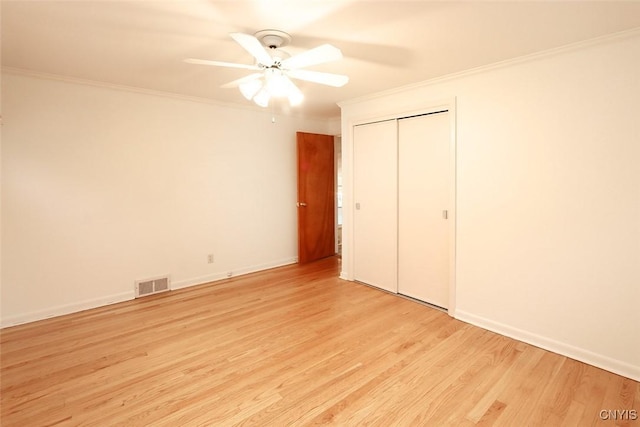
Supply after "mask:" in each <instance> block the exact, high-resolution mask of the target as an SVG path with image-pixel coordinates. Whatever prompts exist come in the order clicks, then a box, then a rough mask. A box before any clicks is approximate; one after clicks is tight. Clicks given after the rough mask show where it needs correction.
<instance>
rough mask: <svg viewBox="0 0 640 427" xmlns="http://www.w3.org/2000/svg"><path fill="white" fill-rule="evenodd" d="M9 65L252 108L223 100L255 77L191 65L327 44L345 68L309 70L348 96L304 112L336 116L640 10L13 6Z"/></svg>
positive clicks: (573, 6) (5, 36)
mask: <svg viewBox="0 0 640 427" xmlns="http://www.w3.org/2000/svg"><path fill="white" fill-rule="evenodd" d="M1 7H2V9H1V16H2V27H1V28H2V65H3V67H11V68H17V69H24V70H29V71H32V72H38V73H46V74H54V75H59V76H65V77H71V78H78V79H84V80H92V81H98V82H106V83H109V84H116V85H124V86H130V87H136V88H142V89H149V90H154V91H162V92H169V93H175V94H180V95H186V96H190V97H198V98H205V99H211V100H217V101H222V102H226V103H238V104H242V105H247V104H249V101H246V100H245V99H244V98H243V97H242V95H241V94H240V92H239V91H238V90H237V89H221V88H220V87H219V86H220V85H221V84H224V83H227V82H229V81H231V80H234V79H236V78H239V77H242V76H243V75H246V74H248V73H249V71H244V70H240V69H223V68H217V67H207V66H202V65H193V64H187V63H185V62H183V59H185V58H201V59H215V60H221V61H229V62H241V63H246V64H251V63H253V60H252V58H251V57H250V56H249V54H248V53H247V52H246V51H244V50H243V49H242V48H241V47H240V46H239V45H238V44H236V43H235V42H234V41H233V40H232V39H231V38H230V37H229V36H228V33H230V32H245V33H250V34H253V33H254V32H256V31H258V30H263V29H269V28H272V29H278V30H282V31H286V32H288V33H289V34H290V35H291V36H292V38H293V41H292V44H291V45H290V46H288V47H287V48H286V49H285V50H287V51H288V52H289V53H291V54H296V53H298V52H301V51H303V50H306V49H310V48H313V47H316V46H318V45H320V44H322V43H326V42H328V43H331V44H333V45H335V46H336V47H338V48H340V49H341V50H342V52H343V54H344V55H345V58H344V59H343V60H341V61H338V62H333V63H330V64H324V65H320V66H315V67H310V69H313V70H319V71H327V72H333V73H340V74H347V75H348V76H349V77H350V82H349V83H348V84H347V85H346V86H344V87H342V88H332V87H327V86H321V85H317V84H313V83H307V82H299V83H298V86H299V87H300V88H301V89H302V91H303V92H304V93H305V101H304V103H303V105H302V106H300V107H296V108H295V110H294V111H293V112H294V113H299V114H304V115H307V116H315V117H337V116H339V113H340V112H339V108H338V107H337V105H336V102H338V101H341V100H345V99H350V98H355V97H359V96H363V95H367V94H370V93H374V92H379V91H382V90H386V89H391V88H395V87H399V86H402V85H406V84H409V83H415V82H420V81H424V80H428V79H431V78H434V77H438V76H443V75H446V74H450V73H454V72H459V71H463V70H467V69H471V68H475V67H478V66H482V65H487V64H491V63H495V62H498V61H502V60H506V59H510V58H514V57H518V56H522V55H527V54H531V53H534V52H538V51H543V50H547V49H551V48H554V47H559V46H563V45H566V44H570V43H574V42H578V41H582V40H587V39H590V38H595V37H599V36H603V35H606V34H610V33H616V32H620V31H625V30H629V29H633V28H639V27H640V2H639V1H628V2H622V1H601V2H586V1H576V0H574V1H566V2H561V1H534V2H525V1H498V2H486V1H466V2H459V1H437V2H433V1H326V0H325V1H312V0H297V1H291V0H289V1H282V0H280V1H277V0H272V1H269V0H254V1H239V0H227V1H211V0H181V1H178V0H173V1H160V0H158V1H156V0H136V1H127V0H104V1H90V0H80V1H79V0H75V1H56V0H49V1H28V0H22V1H11V0H2V6H1Z"/></svg>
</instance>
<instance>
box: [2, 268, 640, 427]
mask: <svg viewBox="0 0 640 427" xmlns="http://www.w3.org/2000/svg"><path fill="white" fill-rule="evenodd" d="M338 271H339V259H337V258H328V259H325V260H321V261H319V262H315V263H311V264H307V265H304V266H298V265H291V266H286V267H281V268H277V269H272V270H268V271H265V272H261V273H255V274H249V275H246V276H239V277H235V278H233V279H229V280H224V281H219V282H214V283H210V284H205V285H201V286H196V287H192V288H187V289H182V290H177V291H171V292H168V293H164V294H158V295H154V296H150V297H145V298H141V299H138V300H134V301H127V302H124V303H119V304H114V305H111V306H107V307H101V308H98V309H93V310H87V311H83V312H80V313H75V314H72V315H68V316H61V317H57V318H52V319H47V320H44V321H40V322H34V323H31V324H27V325H21V326H16V327H12V328H6V329H4V330H2V331H1V333H0V362H1V365H0V380H1V384H0V391H1V393H2V394H1V397H0V403H1V418H0V421H1V424H2V426H3V427H6V426H20V427H23V426H38V427H39V426H48V425H51V426H53V425H55V426H78V425H85V426H105V425H109V426H118V425H122V426H125V425H126V426H149V425H153V426H176V425H180V426H201V425H243V426H267V425H269V426H271V425H275V426H280V425H295V426H304V425H318V424H332V425H339V426H355V425H379V426H385V427H388V426H392V425H393V426H416V425H420V426H422V425H424V426H431V425H437V426H447V425H451V426H512V425H544V426H545V427H546V426H554V425H558V426H560V425H567V426H569V425H575V426H585V425H624V426H633V425H638V424H637V423H638V422H637V421H634V420H616V421H611V420H609V421H604V420H602V419H600V418H599V411H600V410H601V409H612V410H615V409H620V410H622V409H636V410H638V409H640V408H639V406H640V385H639V384H638V383H637V382H636V381H632V380H630V379H626V378H622V377H619V376H617V375H614V374H611V373H608V372H605V371H602V370H600V369H597V368H594V367H591V366H588V365H585V364H582V363H580V362H577V361H574V360H570V359H567V358H565V357H563V356H560V355H557V354H553V353H550V352H546V351H544V350H541V349H539V348H536V347H533V346H530V345H528V344H524V343H521V342H518V341H515V340H512V339H510V338H506V337H503V336H500V335H497V334H494V333H492V332H488V331H485V330H483V329H480V328H477V327H474V326H472V325H469V324H465V323H463V322H460V321H457V320H455V319H452V318H450V317H449V316H448V315H447V314H446V313H443V312H441V311H438V310H435V309H432V308H430V307H427V306H425V305H422V304H419V303H416V302H414V301H411V300H408V299H404V298H399V297H397V296H394V295H391V294H389V293H386V292H383V291H380V290H377V289H375V288H371V287H369V286H366V285H362V284H358V283H354V282H346V281H342V280H340V279H338V278H337V275H338ZM532 423H533V424H532Z"/></svg>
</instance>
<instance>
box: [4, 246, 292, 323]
mask: <svg viewBox="0 0 640 427" xmlns="http://www.w3.org/2000/svg"><path fill="white" fill-rule="evenodd" d="M296 262H297V258H285V259H281V260H276V261H272V262H268V263H264V264H257V265H253V266H248V267H242V268H239V269H237V270H233V271H232V272H231V274H232V276H233V277H235V276H241V275H243V274H249V273H255V272H257V271H262V270H268V269H270V268H275V267H282V266H285V265H289V264H294V263H296ZM227 277H228V276H227V273H215V274H211V275H207V276H200V277H195V278H192V279H186V280H181V281H178V282H172V283H171V289H181V288H186V287H189V286H195V285H201V284H204V283H208V282H214V281H216V280H222V279H226V278H227ZM132 283H133V282H132ZM134 298H135V291H134V290H133V289H132V290H131V291H128V292H122V293H119V294H114V295H109V296H106V297H101V298H96V299H91V300H86V301H80V302H77V303H72V304H66V305H61V306H57V307H51V308H47V309H45V310H38V311H33V312H29V313H24V314H18V315H14V316H8V317H6V318H5V317H3V318H2V320H0V328H7V327H9V326H16V325H22V324H24V323H30V322H35V321H37V320H43V319H49V318H51V317H56V316H63V315H65V314H71V313H77V312H79V311H83V310H88V309H90V308H97V307H102V306H105V305H110V304H115V303H118V302H123V301H129V300H132V299H134Z"/></svg>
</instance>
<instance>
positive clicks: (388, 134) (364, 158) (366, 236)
mask: <svg viewBox="0 0 640 427" xmlns="http://www.w3.org/2000/svg"><path fill="white" fill-rule="evenodd" d="M353 133H354V135H353V141H354V142H353V150H354V154H353V157H354V165H353V175H354V176H353V193H354V203H355V206H354V226H353V233H354V238H353V241H354V248H353V271H354V278H355V279H356V280H358V281H361V282H364V283H368V284H370V285H374V286H377V287H379V288H382V289H386V290H388V291H391V292H397V291H398V285H397V283H398V270H397V268H398V264H397V263H398V258H397V255H398V232H397V231H398V229H397V224H398V217H397V214H398V205H397V187H398V155H397V153H398V149H397V147H398V145H397V124H396V120H389V121H383V122H377V123H368V124H365V125H358V126H355V128H354V131H353Z"/></svg>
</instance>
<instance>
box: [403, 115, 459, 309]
mask: <svg viewBox="0 0 640 427" xmlns="http://www.w3.org/2000/svg"><path fill="white" fill-rule="evenodd" d="M449 144H450V136H449V114H448V113H447V112H441V113H435V114H428V115H422V116H416V117H411V118H405V119H400V120H398V293H400V294H403V295H406V296H409V297H412V298H416V299H419V300H422V301H425V302H428V303H430V304H434V305H437V306H439V307H442V308H447V307H448V305H449V304H448V302H449V223H448V221H449V220H448V219H447V216H448V212H447V211H448V209H449V207H448V204H449V194H450V184H449V179H450V178H449V177H450V172H449V169H450V165H449V161H450V160H449V159H450V152H449Z"/></svg>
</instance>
